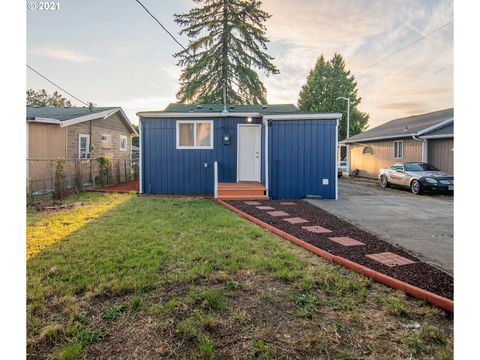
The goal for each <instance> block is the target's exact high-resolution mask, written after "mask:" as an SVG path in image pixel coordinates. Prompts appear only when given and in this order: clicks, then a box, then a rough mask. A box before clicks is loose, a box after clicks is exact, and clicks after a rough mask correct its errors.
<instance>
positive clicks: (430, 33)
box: [357, 21, 453, 76]
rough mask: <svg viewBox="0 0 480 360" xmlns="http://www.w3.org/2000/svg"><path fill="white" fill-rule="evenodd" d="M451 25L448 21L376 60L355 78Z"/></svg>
mask: <svg viewBox="0 0 480 360" xmlns="http://www.w3.org/2000/svg"><path fill="white" fill-rule="evenodd" d="M452 23H453V21H449V22H448V23H446V24H444V25H442V26H440V27H439V28H436V29H435V30H433V31H432V32H429V33H428V34H425V35H423V36H422V37H419V38H418V39H416V40H415V41H412V42H411V43H408V44H407V45H405V46H403V47H401V48H400V49H398V50H396V51H394V52H393V53H391V54H389V55H387V56H385V57H383V58H381V59H380V60H378V61H377V62H375V63H373V64H372V65H369V66H368V67H367V68H366V69H365V70H364V71H362V72H360V73H359V74H357V76H359V75H362V74H364V73H365V72H366V71H367V70H368V69H370V68H372V67H374V66H376V65H378V64H380V63H381V62H382V61H385V60H387V59H388V58H391V57H392V56H394V55H396V54H398V53H399V52H401V51H403V50H405V49H407V48H409V47H410V46H412V45H415V44H416V43H418V42H419V41H422V40H423V39H425V38H427V37H429V36H430V35H433V34H435V33H436V32H439V31H440V30H442V29H443V28H445V27H447V26H448V25H450V24H452Z"/></svg>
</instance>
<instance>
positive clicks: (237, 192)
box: [218, 181, 268, 200]
mask: <svg viewBox="0 0 480 360" xmlns="http://www.w3.org/2000/svg"><path fill="white" fill-rule="evenodd" d="M265 192H266V187H265V185H263V184H262V183H259V182H252V181H248V182H247V181H246V182H235V183H219V184H218V198H219V199H221V200H267V199H268V196H267V195H265Z"/></svg>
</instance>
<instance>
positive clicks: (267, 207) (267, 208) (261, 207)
mask: <svg viewBox="0 0 480 360" xmlns="http://www.w3.org/2000/svg"><path fill="white" fill-rule="evenodd" d="M255 207H256V208H257V209H259V210H275V208H273V207H271V206H255Z"/></svg>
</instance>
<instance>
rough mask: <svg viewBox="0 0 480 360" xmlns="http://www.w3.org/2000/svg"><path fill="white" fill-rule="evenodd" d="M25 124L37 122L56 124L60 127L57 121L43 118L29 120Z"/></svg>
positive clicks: (59, 122)
mask: <svg viewBox="0 0 480 360" xmlns="http://www.w3.org/2000/svg"><path fill="white" fill-rule="evenodd" d="M27 122H38V123H43V124H57V125H60V124H61V121H60V120H58V119H50V118H44V117H36V118H34V119H29V120H27Z"/></svg>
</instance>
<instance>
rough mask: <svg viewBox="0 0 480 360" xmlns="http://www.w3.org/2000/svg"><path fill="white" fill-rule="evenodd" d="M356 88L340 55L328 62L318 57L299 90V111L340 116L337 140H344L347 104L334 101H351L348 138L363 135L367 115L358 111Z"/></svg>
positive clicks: (359, 98) (353, 79)
mask: <svg viewBox="0 0 480 360" xmlns="http://www.w3.org/2000/svg"><path fill="white" fill-rule="evenodd" d="M357 85H358V84H357V82H356V81H355V78H354V76H353V75H352V74H351V73H350V70H347V69H346V65H345V60H344V59H343V57H342V56H341V55H340V54H335V55H334V56H333V58H332V59H330V61H326V60H325V58H324V56H323V55H321V56H320V57H319V58H318V60H317V62H316V64H315V67H314V68H313V69H312V70H311V71H310V74H309V75H308V77H307V82H306V83H305V85H303V86H302V90H301V91H300V97H299V99H298V107H299V108H300V110H302V111H311V112H339V113H342V119H341V120H340V125H339V138H340V139H345V138H346V136H347V104H346V102H345V101H343V100H337V98H338V97H340V96H342V97H345V98H348V97H350V136H353V135H355V134H358V133H360V132H362V131H363V130H365V129H366V128H367V124H368V119H369V115H368V114H367V113H364V112H361V111H360V110H358V105H359V104H360V102H361V101H362V98H361V97H359V96H358V88H357Z"/></svg>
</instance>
